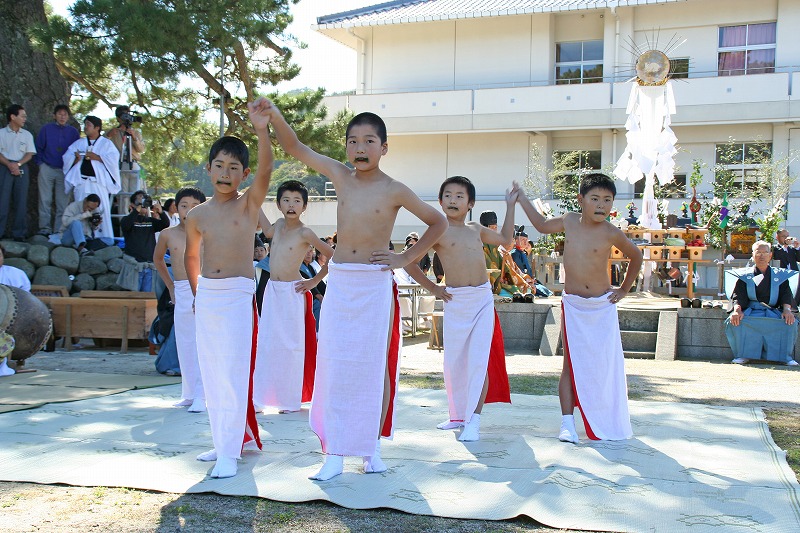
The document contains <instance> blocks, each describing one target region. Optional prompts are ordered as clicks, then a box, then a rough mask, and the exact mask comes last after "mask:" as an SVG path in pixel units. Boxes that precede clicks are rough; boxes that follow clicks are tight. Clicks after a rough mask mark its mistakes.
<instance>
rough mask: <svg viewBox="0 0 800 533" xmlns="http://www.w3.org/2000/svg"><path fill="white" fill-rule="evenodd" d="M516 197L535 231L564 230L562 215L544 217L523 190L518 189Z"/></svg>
mask: <svg viewBox="0 0 800 533" xmlns="http://www.w3.org/2000/svg"><path fill="white" fill-rule="evenodd" d="M518 198H519V205H520V206H521V207H522V210H523V211H525V214H526V215H527V216H528V219H529V220H530V221H531V224H533V227H534V228H536V231H538V232H539V233H542V234H548V233H562V232H563V231H564V216H563V215H562V216H560V217H555V218H544V215H542V214H541V213H539V212H538V211H537V210H536V208H535V207H533V204H532V203H531V201H530V200H528V197H527V196H525V193H524V192H522V191H520V193H519V196H518Z"/></svg>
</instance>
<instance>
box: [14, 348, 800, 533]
mask: <svg viewBox="0 0 800 533" xmlns="http://www.w3.org/2000/svg"><path fill="white" fill-rule="evenodd" d="M405 342H406V346H405V348H404V352H403V357H402V361H401V373H402V375H403V376H402V378H401V379H402V380H404V381H409V382H411V381H413V379H415V378H417V377H428V376H436V375H439V374H440V373H441V369H442V354H441V352H437V351H430V350H428V349H427V344H426V339H424V338H422V337H417V339H406V341H405ZM87 344H89V345H91V341H88V343H87ZM506 364H507V367H508V372H509V375H510V376H511V378H512V383H514V382H515V379H516V382H522V377H526V378H527V377H530V379H532V380H535V379H538V378H541V379H540V381H541V382H542V383H544V384H545V386H549V383H551V382H554V381H555V380H556V378H557V376H558V374H559V372H560V370H561V364H562V358H561V357H544V356H537V355H530V354H512V355H510V356H509V357H507V359H506ZM27 368H30V369H42V370H63V371H70V372H97V373H112V374H118V373H123V374H139V375H158V374H157V373H156V372H155V369H154V357H153V356H150V355H149V354H148V353H147V350H146V349H138V348H137V349H131V351H130V353H128V354H125V355H121V354H119V353H116V352H113V351H110V349H96V348H93V347H89V348H83V349H79V350H75V351H72V352H66V351H56V352H51V353H44V352H42V353H39V354H36V355H35V356H34V357H32V358H31V359H29V360H28V364H27ZM626 369H627V373H628V384H629V395H630V397H631V399H634V400H637V399H641V400H656V401H676V402H691V403H707V404H714V405H734V406H753V405H755V406H759V407H762V408H765V409H772V410H780V411H781V412H788V413H790V415H791V416H799V417H800V414H798V413H800V392H798V391H800V367H795V368H788V367H783V366H775V365H748V366H739V365H732V364H729V363H720V362H704V361H669V362H667V361H645V360H635V359H631V360H627V361H626ZM512 392H514V388H513V386H512ZM555 393H556V391H555V389H553V390H552V391H551V392H550V394H555ZM67 530H69V531H91V530H94V531H111V530H115V531H124V532H150V531H158V532H169V531H192V532H219V531H225V532H226V533H227V532H231V533H233V532H247V531H291V532H305V531H319V532H334V531H377V532H389V531H391V532H395V531H404V532H417V531H419V532H422V531H432V530H433V531H443V532H444V531H446V532H478V531H502V532H506V531H508V532H517V531H534V532H539V531H541V532H544V531H555V530H553V529H550V528H547V527H544V526H541V525H539V524H537V523H535V522H534V521H532V520H530V519H528V518H524V517H522V518H517V519H515V520H509V521H503V522H484V521H480V520H452V519H444V518H436V517H425V516H416V515H408V514H404V513H399V512H396V511H391V510H372V511H358V510H351V509H343V508H340V507H336V506H334V505H331V504H328V503H324V502H312V503H303V504H284V503H280V502H273V501H269V500H264V499H259V498H247V497H227V496H219V495H215V494H187V495H184V494H169V493H158V492H148V491H139V490H129V489H115V488H106V487H88V488H87V487H68V486H59V485H35V484H30V483H1V482H0V531H9V532H12V531H13V532H17V531H44V532H61V531H67Z"/></svg>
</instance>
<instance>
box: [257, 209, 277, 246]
mask: <svg viewBox="0 0 800 533" xmlns="http://www.w3.org/2000/svg"><path fill="white" fill-rule="evenodd" d="M258 225H259V226H261V231H262V232H263V233H264V237H266V238H268V239H271V238H272V237H273V236H274V235H275V225H274V224H273V223H272V222H270V221H269V218H267V215H266V213H264V210H263V209H261V208H260V207H259V209H258Z"/></svg>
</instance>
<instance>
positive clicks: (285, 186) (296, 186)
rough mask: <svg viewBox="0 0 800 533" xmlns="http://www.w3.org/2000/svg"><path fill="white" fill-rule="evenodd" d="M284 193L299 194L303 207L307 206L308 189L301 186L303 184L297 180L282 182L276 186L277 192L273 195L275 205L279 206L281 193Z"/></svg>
mask: <svg viewBox="0 0 800 533" xmlns="http://www.w3.org/2000/svg"><path fill="white" fill-rule="evenodd" d="M286 191H292V192H299V193H300V196H302V197H303V205H304V206H305V205H308V189H307V188H306V186H305V185H303V182H301V181H297V180H286V181H284V182H282V183H281V184H280V185H279V186H278V192H277V193H276V195H275V203H276V204H278V205H280V204H281V196H283V193H285V192H286Z"/></svg>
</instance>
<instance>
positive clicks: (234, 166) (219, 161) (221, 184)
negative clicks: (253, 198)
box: [206, 152, 250, 194]
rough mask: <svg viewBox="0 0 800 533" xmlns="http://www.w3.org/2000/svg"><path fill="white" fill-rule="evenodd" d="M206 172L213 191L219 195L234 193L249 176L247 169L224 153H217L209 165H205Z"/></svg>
mask: <svg viewBox="0 0 800 533" xmlns="http://www.w3.org/2000/svg"><path fill="white" fill-rule="evenodd" d="M206 170H207V171H208V175H209V176H211V183H212V184H213V185H214V191H215V192H218V193H221V194H226V193H232V192H236V191H237V190H238V189H239V185H240V184H241V183H242V182H243V181H244V180H245V179H246V178H247V176H248V175H249V174H250V169H249V168H244V167H243V166H242V163H241V161H239V160H238V159H236V158H235V157H233V156H232V155H230V154H228V153H226V152H220V153H218V154H217V155H216V156H215V157H214V159H213V160H212V161H211V164H207V165H206Z"/></svg>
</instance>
